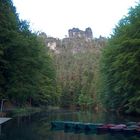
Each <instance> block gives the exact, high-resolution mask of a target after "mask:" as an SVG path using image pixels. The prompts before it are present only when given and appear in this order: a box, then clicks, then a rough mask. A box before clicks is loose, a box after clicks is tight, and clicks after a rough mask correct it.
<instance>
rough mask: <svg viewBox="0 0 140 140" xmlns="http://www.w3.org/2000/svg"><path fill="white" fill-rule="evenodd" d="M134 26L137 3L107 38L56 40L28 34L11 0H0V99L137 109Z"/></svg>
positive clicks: (139, 87) (139, 36)
mask: <svg viewBox="0 0 140 140" xmlns="http://www.w3.org/2000/svg"><path fill="white" fill-rule="evenodd" d="M139 27H140V4H137V6H135V7H134V8H130V9H129V12H128V15H127V16H125V17H124V18H122V19H121V20H120V21H119V23H118V25H117V26H116V27H115V29H114V32H113V34H112V35H111V37H110V38H108V39H106V38H102V37H101V38H98V39H95V38H94V39H92V40H86V39H85V38H73V39H70V38H64V39H62V40H59V39H54V38H49V37H47V35H45V34H44V33H41V34H38V33H33V32H32V31H31V29H30V26H29V23H28V22H27V21H22V20H20V19H19V17H18V14H17V13H16V8H15V7H14V5H13V3H12V1H11V0H0V99H1V100H2V99H7V100H9V101H10V102H11V103H12V104H14V105H16V106H25V105H30V106H41V105H45V106H47V105H57V106H62V107H73V106H76V107H83V108H90V107H94V108H95V107H96V108H98V107H99V106H101V104H102V107H103V108H107V109H108V110H117V111H122V112H125V113H140V47H139V46H140V29H139ZM51 43H55V44H56V46H55V47H56V48H55V49H54V50H51V49H50V48H49V45H50V44H51ZM53 45H54V44H53Z"/></svg>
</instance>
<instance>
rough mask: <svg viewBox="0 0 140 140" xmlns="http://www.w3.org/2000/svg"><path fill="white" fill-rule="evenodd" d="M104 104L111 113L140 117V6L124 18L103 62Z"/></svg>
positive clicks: (102, 91)
mask: <svg viewBox="0 0 140 140" xmlns="http://www.w3.org/2000/svg"><path fill="white" fill-rule="evenodd" d="M100 78H101V79H100V81H101V83H102V84H101V87H100V88H101V90H100V91H101V92H100V97H101V98H100V99H101V100H102V102H103V104H104V105H105V106H106V107H107V108H108V109H112V110H118V111H122V112H125V113H140V4H138V5H137V6H136V7H134V8H130V10H129V12H128V15H127V16H125V17H124V18H122V19H121V20H120V21H119V23H118V25H117V26H116V27H115V29H114V33H113V35H112V36H111V38H110V39H109V41H108V45H107V47H106V48H105V49H104V51H103V54H102V60H101V77H100Z"/></svg>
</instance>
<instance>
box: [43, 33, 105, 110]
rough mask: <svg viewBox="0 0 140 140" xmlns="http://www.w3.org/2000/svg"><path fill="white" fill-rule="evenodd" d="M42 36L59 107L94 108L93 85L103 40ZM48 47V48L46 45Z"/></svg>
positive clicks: (95, 81)
mask: <svg viewBox="0 0 140 140" xmlns="http://www.w3.org/2000/svg"><path fill="white" fill-rule="evenodd" d="M41 36H44V39H45V42H46V44H49V47H50V49H51V54H52V57H53V59H54V61H55V69H56V81H57V88H58V89H59V93H60V105H61V106H62V107H80V108H81V107H82V108H90V107H96V106H98V103H97V97H96V96H97V84H98V70H99V59H100V56H101V50H102V48H103V47H105V44H106V41H107V39H105V38H103V37H100V38H99V39H90V40H87V39H86V38H85V37H73V38H69V37H68V38H64V39H62V40H58V39H55V38H49V37H48V38H47V37H46V36H45V35H43V34H42V35H41ZM50 44H51V45H50Z"/></svg>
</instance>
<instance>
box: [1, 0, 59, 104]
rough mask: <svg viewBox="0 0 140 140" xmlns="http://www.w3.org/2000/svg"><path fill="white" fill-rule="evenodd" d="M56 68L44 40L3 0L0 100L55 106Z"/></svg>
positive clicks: (10, 3)
mask: <svg viewBox="0 0 140 140" xmlns="http://www.w3.org/2000/svg"><path fill="white" fill-rule="evenodd" d="M55 85H56V80H55V69H54V65H53V61H52V58H51V56H50V55H49V53H48V50H47V48H46V46H45V45H44V43H42V41H41V39H40V38H39V37H38V36H37V34H36V33H32V32H31V30H30V27H29V24H28V22H26V21H21V20H19V17H18V14H17V13H16V8H15V7H14V6H13V3H12V1H11V0H0V99H7V100H9V101H11V102H12V103H13V104H15V105H18V106H22V105H25V104H29V105H30V104H33V105H44V104H45V105H46V104H53V103H54V102H55V100H56V98H57V96H56V88H55V87H56V86H55Z"/></svg>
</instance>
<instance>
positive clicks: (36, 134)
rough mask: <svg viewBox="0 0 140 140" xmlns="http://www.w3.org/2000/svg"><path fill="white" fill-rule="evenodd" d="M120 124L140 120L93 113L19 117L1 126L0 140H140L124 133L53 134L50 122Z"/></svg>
mask: <svg viewBox="0 0 140 140" xmlns="http://www.w3.org/2000/svg"><path fill="white" fill-rule="evenodd" d="M53 120H67V121H68V120H69V121H82V122H100V123H101V122H102V123H105V122H108V123H109V122H112V123H122V122H128V121H140V120H139V118H132V117H123V116H117V115H116V114H108V113H94V112H88V111H87V112H82V111H79V112H71V111H61V112H51V113H40V114H35V115H33V116H28V117H18V118H15V119H12V120H11V121H9V122H7V123H6V124H3V125H2V133H1V136H0V140H139V139H140V135H136V134H131V135H130V134H123V133H106V132H105V133H97V132H95V131H76V130H75V131H73V130H52V129H51V126H50V121H53Z"/></svg>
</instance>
